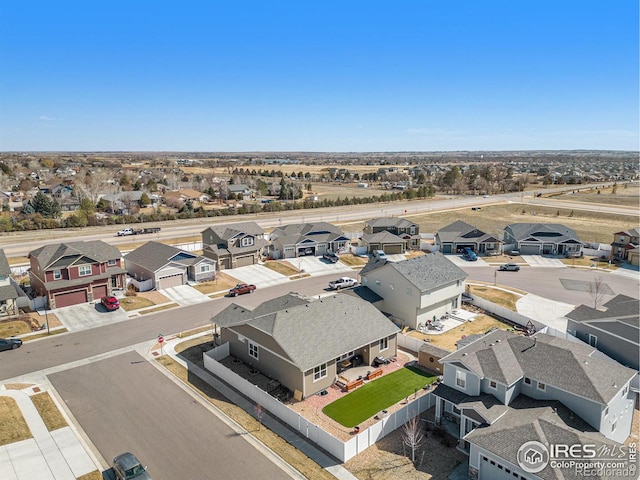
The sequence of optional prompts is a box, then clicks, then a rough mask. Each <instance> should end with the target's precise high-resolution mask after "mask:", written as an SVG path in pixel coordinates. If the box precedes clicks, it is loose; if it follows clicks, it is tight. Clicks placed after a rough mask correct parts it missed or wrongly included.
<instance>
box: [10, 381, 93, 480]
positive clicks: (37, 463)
mask: <svg viewBox="0 0 640 480" xmlns="http://www.w3.org/2000/svg"><path fill="white" fill-rule="evenodd" d="M0 396H6V397H11V398H13V399H14V400H15V401H16V403H17V404H18V407H19V408H20V411H21V413H22V416H23V418H24V420H25V421H26V422H27V425H28V426H29V430H30V431H31V435H32V437H33V438H28V439H26V440H22V441H20V442H15V443H10V444H8V445H3V446H1V447H0V477H1V478H2V480H33V479H38V480H76V479H77V478H79V477H81V476H83V475H86V474H87V473H89V472H93V471H99V472H100V471H102V468H100V467H99V466H97V464H96V463H94V461H93V460H92V458H91V457H90V456H89V454H88V453H87V451H86V450H85V448H84V447H83V445H82V444H81V443H80V440H79V439H78V437H77V436H76V433H75V432H74V431H73V430H72V428H71V427H69V426H67V427H63V428H59V429H57V430H54V431H52V432H49V430H48V429H47V427H46V425H45V423H44V421H43V420H42V418H41V417H40V413H39V412H38V410H37V409H36V407H35V406H34V404H33V402H32V401H31V399H30V398H29V395H28V394H27V393H25V392H24V391H21V390H0Z"/></svg>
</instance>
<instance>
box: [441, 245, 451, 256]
mask: <svg viewBox="0 0 640 480" xmlns="http://www.w3.org/2000/svg"><path fill="white" fill-rule="evenodd" d="M442 253H444V254H445V255H446V254H448V253H451V244H449V243H447V244H446V245H443V246H442Z"/></svg>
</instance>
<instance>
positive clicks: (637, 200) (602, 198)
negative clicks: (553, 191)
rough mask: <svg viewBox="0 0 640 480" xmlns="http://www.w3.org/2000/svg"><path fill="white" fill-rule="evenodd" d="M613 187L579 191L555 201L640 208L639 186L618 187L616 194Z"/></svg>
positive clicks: (555, 197) (564, 195)
mask: <svg viewBox="0 0 640 480" xmlns="http://www.w3.org/2000/svg"><path fill="white" fill-rule="evenodd" d="M613 191H614V189H613V187H609V188H599V189H596V188H595V187H594V188H593V189H591V190H586V191H579V192H576V193H569V194H563V195H554V196H553V198H554V199H555V200H567V201H571V202H582V203H601V204H603V205H620V206H626V207H640V186H639V185H629V184H626V183H625V184H624V185H617V186H616V187H615V193H613Z"/></svg>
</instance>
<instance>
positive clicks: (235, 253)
mask: <svg viewBox="0 0 640 480" xmlns="http://www.w3.org/2000/svg"><path fill="white" fill-rule="evenodd" d="M266 244H267V242H266V240H265V239H264V230H263V229H262V227H260V226H259V225H258V224H257V223H256V222H242V223H232V224H221V225H212V226H211V227H209V228H207V229H206V230H204V231H203V232H202V254H203V255H204V256H205V257H207V258H211V259H213V260H215V261H216V262H217V265H218V269H219V270H222V269H225V268H237V267H244V266H246V265H255V264H257V263H258V262H259V261H260V256H261V254H262V249H263V247H264V246H265V245H266Z"/></svg>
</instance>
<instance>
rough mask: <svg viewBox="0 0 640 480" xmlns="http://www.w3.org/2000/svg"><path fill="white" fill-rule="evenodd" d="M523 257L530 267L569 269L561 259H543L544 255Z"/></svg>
mask: <svg viewBox="0 0 640 480" xmlns="http://www.w3.org/2000/svg"><path fill="white" fill-rule="evenodd" d="M521 257H522V260H524V261H525V262H527V263H528V264H529V266H530V267H546V268H567V266H566V265H565V264H564V263H562V262H561V261H560V259H559V258H552V257H543V256H542V255H521Z"/></svg>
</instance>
